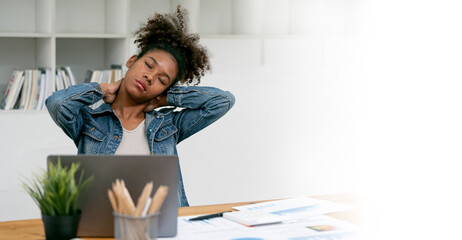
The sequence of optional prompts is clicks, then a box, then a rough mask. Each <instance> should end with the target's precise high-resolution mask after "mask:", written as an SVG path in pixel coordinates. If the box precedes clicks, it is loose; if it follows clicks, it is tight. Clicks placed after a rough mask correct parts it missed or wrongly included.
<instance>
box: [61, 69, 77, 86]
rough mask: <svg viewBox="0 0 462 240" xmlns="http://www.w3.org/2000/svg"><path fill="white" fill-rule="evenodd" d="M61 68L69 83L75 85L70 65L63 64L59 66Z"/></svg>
mask: <svg viewBox="0 0 462 240" xmlns="http://www.w3.org/2000/svg"><path fill="white" fill-rule="evenodd" d="M61 69H62V70H64V71H65V72H66V75H67V76H68V77H69V82H70V85H71V86H72V85H75V84H76V82H75V76H74V73H73V72H72V69H71V67H69V66H64V67H61Z"/></svg>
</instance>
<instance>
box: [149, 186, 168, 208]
mask: <svg viewBox="0 0 462 240" xmlns="http://www.w3.org/2000/svg"><path fill="white" fill-rule="evenodd" d="M167 194H168V187H167V186H164V185H161V186H159V187H158V188H157V191H156V193H155V194H154V197H153V198H152V201H151V206H149V210H148V214H153V213H155V212H158V211H159V210H160V208H161V207H162V204H163V203H164V200H165V198H166V197H167Z"/></svg>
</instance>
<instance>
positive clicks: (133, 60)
mask: <svg viewBox="0 0 462 240" xmlns="http://www.w3.org/2000/svg"><path fill="white" fill-rule="evenodd" d="M137 59H138V56H136V55H133V56H131V57H130V58H129V59H128V61H127V63H126V64H125V66H127V67H128V68H130V67H131V66H132V65H133V64H134V63H135V62H136V60H137Z"/></svg>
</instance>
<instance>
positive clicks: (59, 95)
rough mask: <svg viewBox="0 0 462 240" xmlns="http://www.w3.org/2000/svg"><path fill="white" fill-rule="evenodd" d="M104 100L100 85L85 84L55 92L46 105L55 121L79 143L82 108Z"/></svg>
mask: <svg viewBox="0 0 462 240" xmlns="http://www.w3.org/2000/svg"><path fill="white" fill-rule="evenodd" d="M102 98H103V91H102V89H101V87H100V85H99V84H98V83H84V84H79V85H74V86H70V87H69V88H67V89H63V90H60V91H57V92H54V93H53V94H52V95H51V96H50V97H48V98H47V100H46V101H45V103H46V106H47V109H48V112H49V113H50V116H51V118H52V119H53V121H54V122H55V123H56V124H57V125H58V126H59V127H60V128H61V129H63V131H64V133H66V135H67V136H69V137H70V138H71V139H72V140H74V142H77V141H78V139H79V138H80V130H81V128H82V125H83V115H82V112H81V109H82V107H84V106H89V105H91V104H94V103H96V102H97V101H99V100H101V99H102Z"/></svg>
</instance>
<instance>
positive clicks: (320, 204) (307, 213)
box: [234, 197, 352, 219]
mask: <svg viewBox="0 0 462 240" xmlns="http://www.w3.org/2000/svg"><path fill="white" fill-rule="evenodd" d="M234 209H236V210H239V211H242V210H260V211H265V212H268V213H273V214H277V215H281V216H285V217H288V218H290V219H293V218H306V217H311V216H317V215H322V214H327V213H333V212H341V211H346V210H349V209H352V207H351V206H348V205H345V204H340V203H335V202H331V201H326V200H321V199H316V198H310V197H297V198H290V199H284V200H277V201H270V202H263V203H257V204H250V205H244V206H239V207H234Z"/></svg>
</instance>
